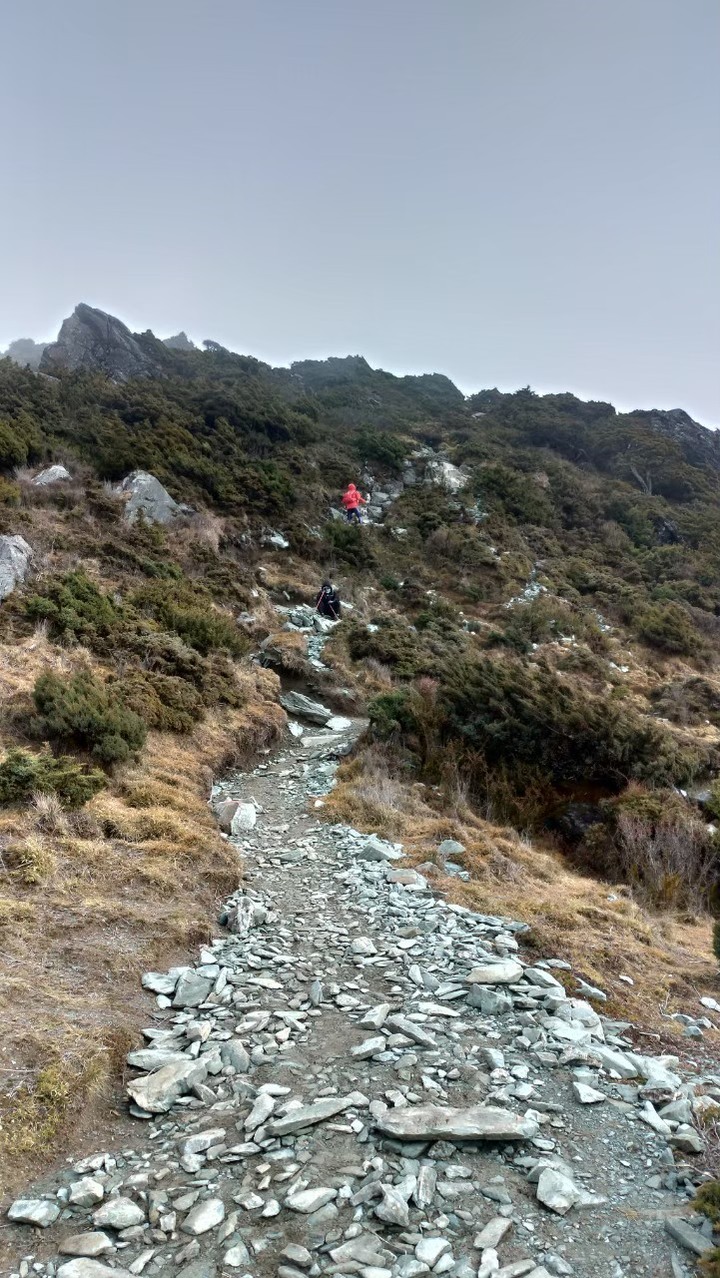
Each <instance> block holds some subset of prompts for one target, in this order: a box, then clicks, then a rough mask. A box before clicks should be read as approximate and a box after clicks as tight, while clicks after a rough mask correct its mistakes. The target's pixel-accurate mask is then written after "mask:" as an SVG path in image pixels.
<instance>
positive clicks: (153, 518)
mask: <svg viewBox="0 0 720 1278" xmlns="http://www.w3.org/2000/svg"><path fill="white" fill-rule="evenodd" d="M118 492H119V493H121V494H125V493H127V494H128V495H129V496H128V502H127V505H126V507H125V518H126V520H127V522H128V523H129V524H134V523H135V522H136V520H138V519H139V518H140V515H141V514H142V516H143V517H144V518H145V519H146V520H147V521H148V523H150V524H171V523H172V521H173V519H177V517H178V515H187V514H190V513H191V511H190V507H189V506H181V505H179V504H178V502H176V501H175V500H174V499H173V498H172V497H171V496H170V494H169V492H168V491H167V489H166V488H163V486H162V484H161V483H160V480H159V479H156V478H155V476H154V475H148V474H147V472H146V471H144V470H134V471H133V473H132V474H131V475H128V476H127V477H126V478H125V479H123V481H122V483H121V484H120V485H119V487H118Z"/></svg>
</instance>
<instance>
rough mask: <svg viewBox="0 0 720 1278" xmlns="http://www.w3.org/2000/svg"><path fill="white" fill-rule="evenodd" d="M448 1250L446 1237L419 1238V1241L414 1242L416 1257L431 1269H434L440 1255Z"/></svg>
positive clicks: (448, 1244)
mask: <svg viewBox="0 0 720 1278" xmlns="http://www.w3.org/2000/svg"><path fill="white" fill-rule="evenodd" d="M449 1251H450V1243H449V1241H448V1239H447V1238H421V1239H420V1242H419V1243H416V1244H415V1255H416V1257H417V1259H418V1260H422V1261H423V1263H424V1264H426V1265H429V1266H430V1268H431V1269H434V1268H435V1266H436V1264H437V1262H438V1260H439V1259H440V1257H441V1256H444V1255H445V1254H446V1252H449Z"/></svg>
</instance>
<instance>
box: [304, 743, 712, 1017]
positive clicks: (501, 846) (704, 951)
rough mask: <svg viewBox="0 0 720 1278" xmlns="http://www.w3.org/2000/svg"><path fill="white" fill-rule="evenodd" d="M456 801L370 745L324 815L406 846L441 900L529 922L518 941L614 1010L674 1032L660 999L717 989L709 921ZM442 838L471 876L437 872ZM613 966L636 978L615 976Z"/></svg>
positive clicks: (346, 771)
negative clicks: (663, 906)
mask: <svg viewBox="0 0 720 1278" xmlns="http://www.w3.org/2000/svg"><path fill="white" fill-rule="evenodd" d="M453 798H454V801H453V802H452V803H451V805H450V807H451V809H452V811H451V814H450V815H448V814H447V803H448V796H446V795H444V794H441V793H440V792H439V791H433V790H431V789H429V788H427V787H425V786H422V785H418V784H409V783H408V782H407V781H405V780H404V779H402V778H398V777H396V776H393V774H392V769H391V767H390V762H389V759H388V757H387V755H386V753H385V752H384V751H383V749H382V748H381V747H377V746H367V747H364V748H361V749H360V751H359V752H358V753H357V754H356V755H355V756H354V757H353V758H351V759H349V760H347V761H345V762H344V763H342V764H341V766H340V769H339V771H338V784H337V786H336V788H335V789H334V790H333V791H332V793H331V794H330V795H328V797H327V799H326V802H325V806H324V808H323V810H322V811H323V816H324V817H325V818H327V820H329V821H344V822H347V823H349V824H350V825H353V826H355V827H356V828H357V829H360V830H363V831H366V832H368V833H371V832H374V833H377V834H379V835H381V836H383V837H385V838H389V839H395V840H398V841H400V842H402V843H403V844H404V845H405V849H406V852H407V856H408V859H409V861H410V863H411V864H414V865H420V864H428V863H431V864H432V865H433V866H434V867H435V868H434V870H433V871H430V870H429V871H428V873H432V875H433V883H434V884H435V885H436V886H438V887H439V888H440V890H441V891H442V892H443V893H444V894H445V895H446V896H447V897H448V899H449V900H452V901H455V902H457V903H459V904H462V905H467V906H468V907H470V908H471V909H473V910H477V911H478V912H480V913H487V914H498V915H500V916H502V917H506V918H513V919H520V920H522V921H523V922H526V923H529V924H530V928H531V931H530V933H529V934H528V935H527V936H526V937H523V944H524V945H525V946H526V947H527V946H529V947H530V949H531V950H534V951H536V952H537V953H538V955H540V954H542V955H543V956H545V957H548V958H549V957H557V958H563V959H565V960H567V961H568V962H570V963H571V964H572V966H573V971H574V972H575V973H576V974H578V975H579V976H581V977H582V978H583V979H584V980H586V981H588V982H589V983H590V984H594V985H599V986H600V987H601V988H602V989H604V990H605V991H606V992H607V993H608V995H609V998H608V1002H607V1004H606V1005H605V1009H606V1010H607V1012H608V1014H609V1015H610V1016H613V1015H615V1016H618V1017H620V1018H629V1019H631V1020H633V1021H635V1022H636V1023H639V1024H641V1025H645V1026H649V1027H651V1028H654V1029H657V1030H661V1031H662V1033H663V1035H664V1036H665V1037H679V1035H680V1027H678V1026H677V1025H676V1023H675V1022H672V1021H668V1020H666V1019H663V1017H662V1016H661V1006H663V1000H664V999H666V998H671V999H673V1000H675V1001H674V1004H673V1006H678V1005H679V1006H680V1007H681V1008H683V1007H686V1006H687V1005H692V1006H695V1004H696V1002H697V997H698V994H699V993H709V994H713V995H716V993H717V967H716V964H714V963H713V961H712V958H711V954H712V947H711V923H710V920H709V919H707V918H705V917H698V918H697V919H688V918H687V917H686V916H683V915H680V914H676V913H672V912H670V911H668V912H664V913H662V914H660V913H658V914H650V913H648V912H646V911H645V910H643V909H642V908H641V907H640V905H638V904H637V903H636V902H635V901H634V900H633V897H632V893H631V891H630V889H629V888H628V887H626V886H625V885H622V884H620V885H613V884H610V883H606V882H604V881H601V880H597V879H593V878H591V877H590V876H589V875H584V874H580V873H577V872H576V871H574V870H573V869H572V868H571V867H570V866H569V865H568V863H567V861H566V860H565V858H564V857H563V856H561V854H560V853H559V852H557V851H555V850H554V849H553V848H552V847H551V846H550V845H547V844H543V843H542V842H541V841H537V840H536V841H531V840H529V839H527V838H523V837H522V836H521V835H520V834H518V832H517V831H515V830H513V829H510V828H508V827H503V826H499V825H496V824H493V823H492V822H490V821H485V820H483V819H482V818H481V817H479V816H478V815H477V813H475V812H473V811H472V809H471V808H470V806H469V805H468V803H467V802H466V800H465V799H464V798H463V795H462V793H458V794H456V795H455V796H453ZM441 805H442V809H443V810H442V811H438V810H437V808H440V807H441ZM447 838H452V839H457V840H458V842H460V843H462V844H463V845H464V847H465V849H466V851H465V853H464V855H463V858H462V866H463V868H464V869H466V870H468V871H469V872H470V875H471V878H470V880H469V881H468V882H463V881H462V880H460V879H457V878H454V877H450V876H447V875H444V874H443V873H442V870H441V864H440V860H439V858H438V857H437V847H438V845H439V843H440V842H442V840H443V839H447ZM621 974H622V975H627V976H629V977H630V978H631V979H632V980H633V982H634V985H633V986H628V985H626V984H625V983H624V982H621V981H619V980H618V977H619V976H620V975H621ZM663 1010H665V1008H664V1006H663Z"/></svg>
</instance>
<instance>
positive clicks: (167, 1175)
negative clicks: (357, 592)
mask: <svg viewBox="0 0 720 1278" xmlns="http://www.w3.org/2000/svg"><path fill="white" fill-rule="evenodd" d="M316 659H319V650H317V656H316ZM285 703H286V708H288V709H290V710H291V711H295V712H296V713H297V711H298V710H305V711H307V712H309V714H310V715H311V716H312V717H313V718H314V719H315V720H316V724H315V725H312V724H311V723H310V721H308V722H307V726H305V728H304V729H302V728H301V726H300V725H299V724H298V723H297V722H291V730H290V731H289V732H288V734H287V737H286V740H285V742H284V744H283V746H282V747H281V748H280V750H279V751H278V752H276V754H275V755H274V756H272V757H271V758H268V760H267V761H265V762H262V763H261V764H260V765H259V766H258V767H257V768H256V769H255V770H254V771H253V772H252V773H250V774H247V775H236V776H232V777H230V778H228V779H226V781H225V782H224V783H223V784H222V785H220V786H216V788H215V793H214V796H213V803H214V806H215V809H216V811H217V813H218V817H219V819H220V821H221V823H224V824H225V826H226V827H227V828H228V829H229V830H230V833H229V836H228V837H231V838H232V839H233V840H234V842H235V843H236V845H237V847H238V850H239V852H240V855H241V857H242V860H243V865H244V871H245V877H244V882H243V887H242V888H241V889H240V890H239V891H238V892H237V893H236V894H235V895H234V896H233V897H232V898H231V899H230V901H228V903H227V906H226V909H225V912H224V914H223V916H222V924H223V925H222V926H219V927H218V933H219V935H218V937H217V939H216V940H214V941H213V942H212V944H210V945H207V946H205V947H203V948H202V949H201V951H200V953H199V955H198V958H197V961H196V963H195V965H194V966H193V967H184V968H178V969H174V970H172V971H170V972H167V973H148V974H146V976H145V977H144V978H143V984H144V985H145V987H146V989H147V990H148V991H149V998H152V999H153V1002H152V1005H151V1006H149V1008H148V1028H147V1029H146V1030H145V1031H144V1036H145V1040H146V1043H145V1045H144V1046H143V1047H139V1048H138V1049H137V1050H135V1051H133V1052H131V1053H130V1055H129V1057H128V1064H129V1065H130V1066H131V1067H132V1070H131V1074H132V1077H131V1078H130V1081H129V1082H128V1087H127V1090H128V1102H129V1105H130V1113H131V1114H132V1115H133V1116H134V1117H135V1118H136V1120H137V1128H136V1131H137V1135H136V1139H135V1140H134V1141H133V1144H132V1148H126V1149H123V1150H122V1151H121V1152H118V1151H117V1150H116V1151H115V1152H112V1153H109V1152H107V1150H103V1149H99V1150H98V1151H97V1154H96V1155H95V1156H91V1157H88V1158H85V1159H83V1160H82V1161H81V1162H79V1163H76V1164H75V1165H74V1166H68V1167H67V1168H66V1169H65V1170H63V1171H62V1172H60V1173H59V1174H56V1175H54V1176H53V1177H52V1178H48V1180H46V1181H45V1182H44V1183H41V1184H40V1185H39V1186H36V1187H35V1188H34V1189H33V1190H32V1192H31V1193H30V1192H29V1193H28V1196H27V1197H26V1198H23V1199H19V1200H17V1201H16V1202H15V1203H13V1204H12V1206H11V1207H10V1209H9V1213H8V1215H9V1222H8V1223H7V1224H6V1226H5V1228H6V1231H7V1230H9V1236H10V1243H11V1245H12V1248H13V1252H14V1255H15V1256H16V1260H15V1262H14V1264H13V1265H12V1267H11V1272H12V1273H13V1274H14V1275H19V1278H30V1275H32V1274H37V1275H41V1276H43V1278H44V1276H47V1278H54V1276H55V1275H57V1278H125V1276H126V1275H127V1274H128V1273H130V1274H134V1275H139V1274H144V1275H148V1278H154V1276H155V1275H163V1278H166V1276H167V1275H174V1274H177V1275H178V1276H179V1278H214V1276H215V1275H216V1274H220V1273H224V1274H237V1275H239V1276H240V1278H242V1276H243V1275H251V1276H252V1278H305V1276H309V1278H318V1276H319V1275H321V1274H358V1275H360V1278H421V1276H422V1275H426V1274H434V1275H443V1274H446V1275H451V1278H490V1276H492V1275H497V1278H520V1276H521V1275H531V1278H545V1275H565V1274H567V1275H573V1274H574V1275H578V1278H589V1276H592V1278H635V1276H636V1275H647V1276H648V1278H665V1276H666V1275H667V1276H668V1278H672V1276H675V1278H678V1276H679V1275H683V1274H690V1273H692V1272H693V1271H694V1260H695V1257H696V1256H697V1255H699V1254H701V1253H702V1252H703V1250H708V1249H709V1248H710V1246H711V1245H712V1244H711V1243H710V1241H709V1238H710V1235H709V1226H708V1224H707V1222H704V1221H703V1218H702V1217H699V1216H694V1215H693V1213H692V1207H691V1203H690V1199H691V1198H692V1194H693V1192H694V1185H695V1183H696V1182H697V1181H698V1180H699V1179H700V1178H701V1174H698V1173H697V1172H696V1171H695V1170H694V1166H693V1159H694V1158H696V1156H697V1155H698V1153H700V1152H702V1149H703V1139H702V1136H701V1135H700V1133H699V1131H698V1128H697V1118H698V1113H700V1112H702V1110H703V1108H707V1107H708V1106H711V1105H714V1104H717V1103H718V1100H719V1099H720V1074H719V1075H718V1076H708V1075H705V1076H704V1077H702V1078H701V1077H689V1076H687V1077H685V1078H683V1077H682V1076H681V1074H680V1073H679V1072H678V1063H677V1060H676V1058H672V1057H650V1056H640V1055H638V1054H637V1053H636V1051H635V1050H634V1048H633V1046H632V1044H631V1043H630V1040H629V1039H628V1038H627V1036H626V1031H627V1030H628V1028H629V1027H628V1026H627V1025H624V1024H619V1023H617V1022H611V1021H608V1020H607V1019H605V1018H603V1017H602V1014H601V1011H602V1001H601V998H602V996H601V993H600V992H598V991H588V990H586V991H585V995H586V997H584V998H583V997H575V996H574V995H575V992H576V990H577V983H576V982H575V981H574V978H572V976H571V974H570V973H569V971H567V964H564V963H562V962H561V961H560V960H555V959H553V957H552V956H551V955H548V956H547V958H546V959H545V960H543V961H537V960H536V961H534V962H532V963H531V962H529V961H528V960H527V959H526V958H525V957H524V956H523V934H524V932H525V931H526V930H527V929H526V928H525V926H524V925H523V924H522V923H521V922H515V921H511V920H506V919H499V918H495V917H490V916H483V915H478V914H473V913H471V912H469V911H468V910H465V909H463V908H462V907H459V906H455V905H450V904H447V903H445V902H443V901H442V900H440V899H438V898H437V897H436V896H435V895H434V894H433V892H432V891H431V889H430V887H429V885H428V881H427V880H426V879H425V878H424V877H423V874H422V873H421V872H418V871H417V870H415V869H410V868H407V867H406V866H405V865H404V861H403V858H402V850H401V849H400V848H399V847H397V846H393V845H390V844H388V843H386V842H384V841H383V840H381V839H378V838H376V837H375V836H370V837H368V836H367V835H362V834H359V833H358V832H357V831H354V830H352V829H350V828H348V827H345V826H328V825H326V824H323V823H322V820H321V816H322V805H323V795H324V794H326V793H327V792H328V790H329V789H330V788H331V786H332V784H333V774H334V772H335V769H336V767H337V759H338V757H339V756H341V755H342V754H343V753H344V752H347V750H348V749H349V748H350V746H351V744H352V741H353V739H354V738H355V737H356V736H357V734H358V733H359V731H360V730H361V727H362V725H361V724H360V723H358V722H357V721H351V720H343V719H339V718H337V717H335V716H332V714H331V712H330V711H324V712H322V709H321V708H320V709H318V708H317V707H313V704H312V703H308V702H306V701H303V699H302V697H300V698H299V699H298V697H297V694H293V693H290V694H288V696H286V698H285ZM318 723H319V725H320V726H317V724H318ZM440 852H441V854H442V855H444V856H446V857H447V858H452V856H453V854H454V853H455V854H457V853H458V845H454V846H453V845H444V846H443V847H441V849H440ZM561 976H562V977H563V978H565V984H566V985H567V987H568V989H569V990H570V991H571V992H570V993H569V994H568V993H566V988H565V984H561V983H560V980H559V979H558V978H559V977H561ZM591 1000H594V1002H595V1006H593V1002H592V1001H591ZM596 1007H598V1008H599V1009H600V1011H598V1010H596ZM5 1241H6V1243H7V1241H8V1234H7V1233H6V1235H5Z"/></svg>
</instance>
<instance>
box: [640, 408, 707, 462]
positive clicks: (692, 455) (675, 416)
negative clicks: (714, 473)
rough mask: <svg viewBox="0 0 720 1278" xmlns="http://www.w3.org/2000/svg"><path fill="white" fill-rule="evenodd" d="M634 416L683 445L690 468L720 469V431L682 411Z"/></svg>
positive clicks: (657, 411)
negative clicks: (703, 424)
mask: <svg viewBox="0 0 720 1278" xmlns="http://www.w3.org/2000/svg"><path fill="white" fill-rule="evenodd" d="M633 417H635V418H637V419H638V420H640V421H642V422H646V423H647V425H648V426H650V427H651V428H652V430H654V431H656V432H657V434H658V435H665V436H667V438H668V439H674V440H675V442H676V443H677V444H680V446H681V448H682V450H683V453H684V455H685V457H686V459H687V461H689V462H690V465H691V466H703V465H704V466H712V467H713V469H714V470H720V431H715V430H708V428H707V426H701V425H700V423H699V422H696V421H694V420H693V418H692V417H690V415H689V414H688V413H686V412H684V410H683V409H682V408H670V409H668V410H667V411H664V410H662V409H658V408H653V409H650V410H649V411H648V412H635V413H633Z"/></svg>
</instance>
